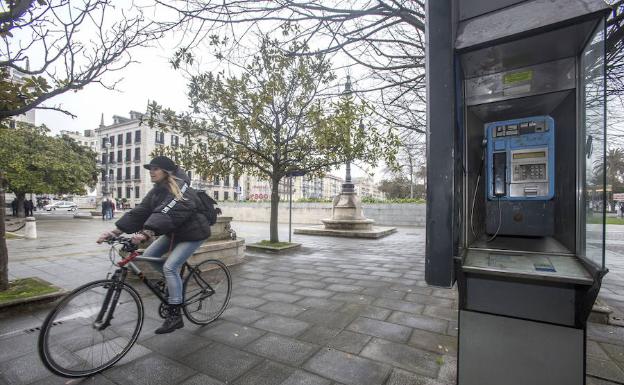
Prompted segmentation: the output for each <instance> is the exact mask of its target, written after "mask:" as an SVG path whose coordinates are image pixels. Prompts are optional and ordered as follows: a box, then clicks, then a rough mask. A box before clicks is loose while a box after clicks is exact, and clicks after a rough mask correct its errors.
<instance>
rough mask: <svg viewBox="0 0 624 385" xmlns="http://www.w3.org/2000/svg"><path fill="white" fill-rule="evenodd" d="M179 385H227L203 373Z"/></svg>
mask: <svg viewBox="0 0 624 385" xmlns="http://www.w3.org/2000/svg"><path fill="white" fill-rule="evenodd" d="M81 385H82V384H81ZM179 385H225V383H223V382H221V381H219V380H217V379H215V378H212V377H210V376H207V375H205V374H203V373H198V374H196V375H194V376H193V377H190V378H188V379H187V380H185V381H184V382H182V383H180V384H179Z"/></svg>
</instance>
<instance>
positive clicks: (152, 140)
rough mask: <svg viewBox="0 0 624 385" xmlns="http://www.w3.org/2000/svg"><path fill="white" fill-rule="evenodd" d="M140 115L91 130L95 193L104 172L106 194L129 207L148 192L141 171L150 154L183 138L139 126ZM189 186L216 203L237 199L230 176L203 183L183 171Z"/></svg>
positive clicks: (235, 182)
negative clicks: (95, 155)
mask: <svg viewBox="0 0 624 385" xmlns="http://www.w3.org/2000/svg"><path fill="white" fill-rule="evenodd" d="M142 116H143V114H142V113H140V112H136V111H130V113H129V117H124V116H119V115H114V116H113V123H112V124H110V125H106V124H104V118H102V121H101V122H100V126H99V127H98V128H96V129H95V130H94V133H95V137H96V138H97V152H98V153H99V155H98V159H97V161H98V166H99V167H100V169H101V176H100V178H99V180H98V183H97V186H96V190H97V196H98V197H101V196H102V195H103V189H104V187H105V184H106V183H105V176H106V170H107V169H108V191H109V193H110V194H111V196H112V197H113V198H116V199H123V198H125V199H126V200H127V201H128V202H129V204H130V206H131V207H134V205H136V204H137V203H139V202H140V201H141V200H142V199H143V197H144V196H145V194H147V192H148V191H149V190H150V189H151V188H152V186H153V184H152V182H151V181H150V177H149V171H148V170H146V169H144V168H143V164H145V163H148V162H149V160H150V159H151V154H152V153H153V152H154V150H155V149H156V148H157V147H159V146H173V147H175V146H179V145H182V144H184V138H183V137H182V136H181V135H179V133H177V132H164V131H162V130H159V129H158V128H152V127H149V126H148V125H146V124H141V118H142ZM187 173H188V175H189V177H190V178H191V186H193V187H195V188H198V189H204V190H206V191H207V192H208V193H210V194H211V195H213V196H214V197H215V198H216V199H217V200H235V199H237V198H238V195H239V194H238V193H237V191H236V187H237V185H238V180H236V179H235V178H233V176H231V175H230V176H224V177H220V178H212V179H210V180H207V179H203V178H201V177H200V176H199V175H197V174H196V173H195V172H194V170H187Z"/></svg>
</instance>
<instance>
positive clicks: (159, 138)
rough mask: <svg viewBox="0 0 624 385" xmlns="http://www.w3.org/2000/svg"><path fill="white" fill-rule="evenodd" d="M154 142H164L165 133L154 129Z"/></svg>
mask: <svg viewBox="0 0 624 385" xmlns="http://www.w3.org/2000/svg"><path fill="white" fill-rule="evenodd" d="M156 143H159V144H165V133H164V132H162V131H156Z"/></svg>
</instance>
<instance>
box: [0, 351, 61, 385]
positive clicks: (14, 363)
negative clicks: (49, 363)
mask: <svg viewBox="0 0 624 385" xmlns="http://www.w3.org/2000/svg"><path fill="white" fill-rule="evenodd" d="M48 376H50V372H49V371H48V369H46V368H45V367H44V366H43V364H42V363H41V360H40V359H39V356H38V355H36V354H26V355H24V356H21V357H16V358H13V359H12V360H9V361H5V362H2V363H0V379H3V380H4V381H5V382H6V383H7V384H8V385H25V384H30V383H31V382H35V381H37V380H41V379H43V378H46V377H48Z"/></svg>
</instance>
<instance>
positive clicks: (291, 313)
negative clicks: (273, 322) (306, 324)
mask: <svg viewBox="0 0 624 385" xmlns="http://www.w3.org/2000/svg"><path fill="white" fill-rule="evenodd" d="M258 310H260V311H263V312H266V313H271V314H277V315H283V316H284V317H296V316H297V315H298V314H301V313H302V312H303V311H304V310H306V308H305V307H303V306H298V305H293V304H290V303H283V302H268V303H265V304H264V305H262V306H260V307H259V308H258Z"/></svg>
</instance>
